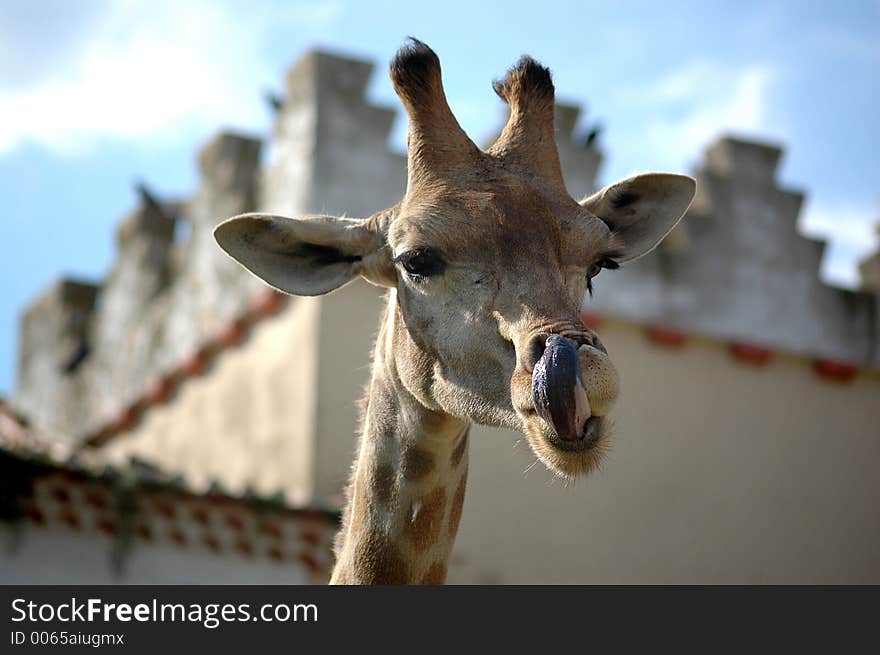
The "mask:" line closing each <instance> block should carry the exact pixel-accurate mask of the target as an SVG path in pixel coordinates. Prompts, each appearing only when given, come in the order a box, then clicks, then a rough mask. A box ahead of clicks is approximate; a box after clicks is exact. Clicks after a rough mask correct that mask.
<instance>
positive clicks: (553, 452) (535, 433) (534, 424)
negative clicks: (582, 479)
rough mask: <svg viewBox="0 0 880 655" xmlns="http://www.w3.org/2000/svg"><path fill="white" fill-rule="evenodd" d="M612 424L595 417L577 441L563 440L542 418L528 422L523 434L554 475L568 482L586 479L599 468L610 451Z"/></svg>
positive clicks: (531, 418) (533, 450)
mask: <svg viewBox="0 0 880 655" xmlns="http://www.w3.org/2000/svg"><path fill="white" fill-rule="evenodd" d="M610 426H611V424H610V420H609V419H608V417H607V416H591V417H589V418H588V419H587V420H586V422H585V423H584V429H583V433H582V434H581V436H580V438H578V439H576V440H569V439H562V438H560V437H559V436H558V435H557V434H556V433H555V432H554V431H553V429H552V428H551V427H550V425H549V424H548V423H547V422H546V421H544V420H543V419H541V418H540V417H538V416H537V415H533V416H531V417H530V418H529V419H527V420H526V424H525V430H523V432H524V434H525V436H526V439H527V440H528V442H529V445H530V446H531V448H532V452H534V453H535V455H536V456H537V457H538V459H539V460H541V462H542V463H543V464H544V465H545V466H546V467H547V468H548V469H550V470H551V471H553V472H554V473H556V474H557V475H560V476H562V477H565V478H576V477H579V476H582V475H586V474H588V473H590V472H591V471H593V470H594V469H596V468H598V467H599V465H600V464H601V462H602V459H603V457H604V456H605V454H606V452H607V451H608V441H609V434H610Z"/></svg>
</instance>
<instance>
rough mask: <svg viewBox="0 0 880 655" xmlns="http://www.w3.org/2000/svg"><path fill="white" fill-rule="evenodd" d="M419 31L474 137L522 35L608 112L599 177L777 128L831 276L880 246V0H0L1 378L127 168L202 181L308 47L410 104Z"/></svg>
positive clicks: (116, 195) (265, 122)
mask: <svg viewBox="0 0 880 655" xmlns="http://www.w3.org/2000/svg"><path fill="white" fill-rule="evenodd" d="M409 34H412V35H414V36H417V37H419V38H420V39H422V40H424V41H426V42H427V43H429V44H430V45H431V46H432V47H433V48H434V49H435V50H436V51H437V52H438V53H439V54H440V57H441V59H442V61H443V68H444V78H445V81H446V88H447V94H448V96H449V100H450V104H451V105H452V108H453V110H454V111H455V113H456V114H457V116H458V117H459V120H460V122H461V123H462V125H463V126H464V127H465V129H466V130H467V131H468V132H469V133H470V134H471V136H472V137H474V139H475V140H479V139H482V138H483V137H485V136H486V135H488V134H490V133H491V132H492V131H493V130H494V129H495V128H496V127H497V126H498V124H499V121H500V120H501V117H502V113H503V112H502V108H501V105H500V103H499V101H498V100H497V99H496V98H495V96H494V94H493V93H492V91H491V88H490V81H491V80H492V79H493V78H495V77H497V76H498V75H499V74H501V73H502V72H503V71H504V70H505V69H506V68H507V67H508V66H509V65H510V64H511V63H512V62H513V61H514V60H515V59H516V58H517V57H518V56H519V55H520V54H522V53H524V52H528V53H529V54H532V55H533V56H535V57H536V58H538V59H539V60H541V61H543V62H544V63H546V64H547V65H549V66H550V67H551V69H552V70H553V73H554V78H555V81H556V86H557V93H558V96H559V97H560V99H563V100H567V101H576V102H578V103H582V104H583V105H585V107H586V115H585V118H584V119H583V120H585V121H586V122H591V121H600V122H601V123H602V124H603V125H604V131H603V134H602V138H601V145H602V148H603V150H604V151H605V153H606V158H605V161H604V164H603V167H602V169H601V171H600V182H602V183H605V182H610V181H612V180H613V179H615V178H618V177H622V176H624V175H626V174H629V173H631V172H634V171H637V170H648V169H668V170H673V171H688V170H691V169H692V168H693V166H694V164H695V163H697V162H699V160H700V156H701V153H702V150H703V148H704V146H705V145H706V144H707V143H708V142H709V141H710V140H712V139H713V138H714V137H715V136H717V135H718V134H719V133H721V132H733V133H737V134H740V135H744V136H749V137H754V138H760V139H765V140H770V141H773V142H777V143H781V144H785V146H786V154H785V157H784V160H783V163H782V167H781V171H780V178H781V182H782V183H783V184H784V185H787V186H790V187H794V188H797V189H801V190H804V191H806V192H807V194H808V201H807V205H806V208H805V211H804V213H803V215H802V217H801V229H802V230H803V231H804V232H805V233H808V234H813V235H819V236H823V237H825V238H828V239H830V240H831V245H830V247H829V249H828V251H827V252H828V256H827V259H826V261H825V263H824V269H823V275H824V276H825V277H826V279H829V280H832V281H835V282H837V283H840V284H852V283H853V282H854V280H855V274H854V271H855V268H854V265H855V262H856V261H857V260H858V259H859V258H860V257H863V256H864V255H865V254H866V253H867V252H869V251H870V250H871V249H872V248H873V247H875V246H876V236H875V233H874V229H873V227H872V225H873V223H874V222H875V221H877V220H878V219H880V184H878V180H880V136H878V135H880V131H878V128H877V116H878V108H880V75H878V70H880V2H876V1H875V2H845V3H844V2H840V3H829V2H808V1H805V0H804V1H801V2H773V3H766V2H729V3H723V2H722V3H716V2H706V1H702V2H674V1H667V2H663V3H658V2H607V1H606V2H585V1H581V2H562V1H558V2H557V1H553V0H544V1H542V2H527V3H526V2H523V3H517V2H512V1H508V2H473V1H471V2H456V1H451V0H447V1H446V2H442V3H436V4H431V3H426V2H405V3H393V2H367V1H360V2H358V1H355V0H324V1H320V2H299V3H296V2H258V1H256V0H250V1H241V2H231V1H230V2H209V1H208V0H190V1H187V2H167V1H165V0H151V1H149V2H136V1H125V0H115V1H111V0H79V1H78V2H67V1H64V0H60V1H53V2H50V1H46V0H19V1H16V0H0V117H2V120H0V206H2V207H3V208H4V212H3V214H2V216H0V238H2V242H3V244H4V247H5V252H4V256H3V257H2V259H0V273H2V275H0V395H2V394H9V393H11V392H12V390H13V387H14V370H15V353H16V345H15V342H16V339H17V322H18V313H19V311H20V309H21V307H22V306H23V305H24V304H25V303H26V302H27V301H29V300H30V299H31V298H33V297H34V295H35V294H37V293H38V292H39V291H40V290H41V289H43V288H44V287H45V286H46V285H48V284H49V283H50V282H51V281H52V280H53V279H55V278H56V277H58V276H60V275H74V276H79V277H85V278H98V277H100V276H102V275H104V273H105V272H106V271H107V269H108V268H109V266H110V265H111V263H112V260H113V257H114V245H113V239H114V228H115V225H116V224H117V222H118V221H119V220H120V218H121V217H122V216H123V214H124V213H125V212H126V211H128V210H129V209H131V208H132V207H133V205H134V203H135V196H134V192H133V190H132V187H133V183H134V181H136V180H138V179H144V180H146V181H147V182H148V183H149V184H150V185H151V186H152V187H154V188H155V189H157V190H158V191H159V192H161V193H163V194H168V195H185V194H189V193H191V192H192V191H193V189H194V186H195V180H196V175H195V172H196V171H195V152H196V150H197V148H198V147H199V146H200V145H201V144H202V143H203V142H204V141H205V140H206V139H208V138H209V137H210V136H211V135H212V134H213V133H214V132H216V131H217V130H218V129H220V128H223V127H233V128H238V129H242V130H245V131H248V132H251V133H255V134H258V135H267V134H268V132H269V130H270V126H271V123H270V121H271V116H270V114H269V112H268V110H267V109H266V107H265V103H264V101H263V100H262V95H263V92H264V91H265V90H267V89H274V90H278V91H280V90H282V88H283V86H282V80H283V73H284V71H285V70H286V69H287V67H288V66H289V65H290V64H291V63H292V62H293V61H294V60H296V58H297V57H299V56H300V55H301V54H302V53H303V52H304V51H305V50H306V49H307V48H310V47H315V46H321V47H326V48H331V49H333V50H337V51H341V52H344V53H348V54H353V55H358V56H363V57H367V58H370V59H373V60H375V61H376V62H377V63H378V67H377V68H378V70H377V73H376V75H375V76H374V78H373V81H372V84H371V87H370V91H369V93H370V96H371V98H372V100H373V101H375V102H378V103H382V104H388V105H393V106H398V105H397V101H396V98H395V96H394V93H393V91H392V89H391V85H390V82H389V81H388V79H387V75H386V74H385V72H384V71H385V65H386V63H387V61H388V60H389V58H390V57H391V56H392V54H393V53H394V51H395V50H396V48H397V47H398V46H399V45H400V44H401V43H402V41H403V39H404V37H405V36H406V35H409ZM404 131H405V125H404V122H403V120H402V119H399V120H398V124H397V126H396V128H395V131H394V134H393V136H392V143H391V146H392V147H395V148H397V149H399V150H401V151H402V150H403V143H404V137H403V135H404ZM377 209H378V208H377Z"/></svg>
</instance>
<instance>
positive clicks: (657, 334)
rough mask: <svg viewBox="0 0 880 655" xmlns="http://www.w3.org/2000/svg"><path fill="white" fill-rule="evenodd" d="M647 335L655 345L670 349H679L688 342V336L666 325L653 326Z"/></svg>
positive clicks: (649, 328) (648, 329) (647, 331)
mask: <svg viewBox="0 0 880 655" xmlns="http://www.w3.org/2000/svg"><path fill="white" fill-rule="evenodd" d="M645 333H646V334H647V335H648V339H650V340H651V341H652V342H653V343H656V344H658V345H661V346H668V347H670V348H679V347H681V346H683V345H684V343H685V341H687V334H686V333H684V332H682V331H681V330H678V329H676V328H673V327H668V326H665V325H651V326H649V327H648V328H647V329H646V331H645Z"/></svg>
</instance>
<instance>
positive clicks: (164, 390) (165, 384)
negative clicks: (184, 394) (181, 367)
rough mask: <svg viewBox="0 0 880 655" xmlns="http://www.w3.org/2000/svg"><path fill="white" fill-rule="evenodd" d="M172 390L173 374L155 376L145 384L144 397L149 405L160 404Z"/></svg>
mask: <svg viewBox="0 0 880 655" xmlns="http://www.w3.org/2000/svg"><path fill="white" fill-rule="evenodd" d="M173 391H174V376H172V375H165V376H162V377H160V378H156V379H155V380H153V381H152V382H150V383H149V384H148V385H147V391H146V393H145V394H144V398H145V399H146V400H147V402H149V404H151V405H161V404H163V403H165V402H167V401H168V399H169V398H171V394H172V392H173Z"/></svg>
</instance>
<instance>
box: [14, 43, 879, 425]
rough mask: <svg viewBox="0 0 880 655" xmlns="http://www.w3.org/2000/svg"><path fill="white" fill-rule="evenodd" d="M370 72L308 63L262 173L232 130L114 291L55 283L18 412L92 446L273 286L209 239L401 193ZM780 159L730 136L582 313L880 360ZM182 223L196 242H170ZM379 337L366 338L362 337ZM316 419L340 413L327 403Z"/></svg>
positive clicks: (34, 323) (151, 223)
mask: <svg viewBox="0 0 880 655" xmlns="http://www.w3.org/2000/svg"><path fill="white" fill-rule="evenodd" d="M372 71H373V66H372V64H371V63H369V62H365V61H360V60H353V59H347V58H343V57H339V56H336V55H331V54H327V53H323V52H311V53H308V54H306V55H305V56H304V57H303V58H302V59H300V60H299V61H298V63H297V64H296V65H295V66H294V67H293V68H292V69H291V71H290V73H289V74H288V76H287V90H286V93H285V98H284V101H283V102H282V105H281V107H280V108H279V111H278V113H277V116H276V121H275V127H274V133H273V136H272V139H271V141H270V142H269V143H268V147H267V148H266V150H267V152H266V156H265V160H266V161H265V164H264V165H261V161H260V160H261V148H262V144H261V143H260V141H258V140H256V139H253V138H249V137H246V136H242V135H236V134H231V133H223V134H220V135H218V136H217V137H215V138H214V139H212V140H211V141H210V142H209V143H208V144H207V145H206V146H205V147H204V148H203V150H202V152H201V153H200V155H199V165H200V180H199V186H198V188H197V189H196V191H195V193H194V195H193V196H192V198H191V199H189V201H188V202H186V203H184V204H182V205H175V207H178V208H179V211H175V212H169V211H167V210H166V209H165V208H166V207H167V206H166V205H164V204H162V203H158V204H157V203H150V202H146V201H145V202H144V204H143V206H141V207H138V208H136V209H135V210H134V211H133V212H132V213H131V214H130V215H129V216H128V217H127V218H126V219H125V221H124V222H123V224H122V226H121V228H120V230H119V239H118V255H117V260H116V262H115V263H114V264H113V266H112V267H111V272H110V274H109V275H108V277H107V279H106V280H104V281H103V282H102V283H101V284H100V285H95V286H88V285H83V284H82V283H74V282H73V281H62V282H61V283H58V284H56V285H55V286H53V287H52V288H51V289H50V290H49V291H47V292H46V293H45V294H43V295H42V296H41V297H40V298H38V299H37V300H35V301H34V303H33V304H32V305H31V306H30V307H28V308H27V309H26V310H25V312H24V314H23V318H22V338H21V355H20V366H19V373H18V385H17V391H16V397H15V401H16V404H17V405H18V407H19V408H20V409H21V410H22V411H23V412H24V413H25V414H27V415H29V416H30V417H31V419H32V420H33V421H34V422H35V423H36V424H37V425H38V426H39V427H40V428H41V429H43V430H45V431H48V432H52V433H54V434H56V435H57V438H59V439H68V440H71V441H77V440H81V439H83V438H85V437H88V436H89V435H94V434H99V433H100V432H101V431H102V430H104V429H105V427H106V426H107V425H108V423H111V422H113V421H121V422H122V423H123V424H126V423H127V419H126V417H127V414H126V412H127V411H128V409H129V408H131V407H133V406H136V405H137V403H138V402H140V401H139V398H141V397H142V396H143V394H144V390H145V389H146V388H148V387H149V386H150V385H151V384H154V383H155V382H156V380H161V379H162V378H163V376H168V375H169V372H173V371H176V370H179V369H181V367H184V368H185V367H186V366H187V362H190V363H192V361H193V358H198V356H199V353H200V349H201V348H203V347H204V344H205V343H206V342H208V341H210V340H211V339H213V338H215V337H216V335H217V334H218V332H220V331H222V330H224V329H225V327H227V326H228V325H229V324H230V322H234V321H235V320H236V319H237V318H238V317H240V316H241V315H242V313H243V312H245V311H246V310H247V308H248V306H249V303H251V302H252V301H253V298H254V297H255V295H257V294H259V293H260V292H261V291H262V289H263V288H264V287H263V285H262V284H261V283H260V282H259V281H258V280H256V279H255V278H253V277H252V276H250V275H249V274H247V273H246V272H244V271H243V270H242V269H241V268H240V267H239V266H238V265H237V264H235V263H234V262H233V261H231V260H230V259H228V258H227V257H226V256H225V255H224V254H223V253H222V252H221V251H220V250H219V248H217V247H216V245H215V243H214V241H213V238H212V235H211V231H212V229H213V227H214V226H215V225H216V224H217V223H218V222H219V221H221V220H223V219H224V218H226V217H228V216H231V215H234V214H236V213H240V212H243V211H249V210H257V209H260V210H266V211H273V212H278V213H283V214H292V215H296V214H304V213H335V214H342V213H344V214H346V215H349V216H359V217H364V216H368V215H370V214H372V213H373V212H375V211H377V210H380V209H383V208H385V207H388V206H390V205H392V204H393V203H395V202H396V201H397V200H398V199H399V197H400V196H401V194H402V193H403V192H404V190H405V184H406V161H405V157H404V156H403V155H401V154H398V153H395V152H392V151H391V150H390V149H389V147H388V143H387V141H388V134H389V131H390V129H391V126H392V123H393V121H394V120H395V117H396V116H397V112H395V111H394V110H393V109H390V108H385V107H376V106H373V105H371V104H369V103H368V102H367V101H366V99H365V95H364V94H365V89H366V86H367V83H368V81H369V78H370V75H371V74H372ZM578 114H579V109H578V108H577V107H575V106H570V105H559V106H558V107H557V140H558V144H559V150H560V158H561V160H562V164H563V167H564V174H565V179H566V183H567V185H568V187H569V190H570V192H571V193H572V195H573V196H575V197H578V198H580V197H582V196H583V195H586V194H587V193H588V192H590V191H591V190H592V189H593V188H594V185H595V177H596V173H597V169H598V166H599V163H600V161H601V155H600V153H599V152H598V150H596V149H595V148H594V147H593V146H586V145H584V143H583V139H580V138H578V137H577V136H576V135H575V134H574V128H575V125H576V123H577V120H578ZM781 155H782V151H781V149H780V148H777V147H773V146H768V145H762V144H756V143H750V142H745V141H741V140H737V139H732V138H721V139H720V140H718V141H717V142H716V143H714V144H712V145H711V146H710V147H709V148H708V150H707V152H706V157H705V163H703V164H702V165H701V166H700V168H699V169H698V170H697V171H696V173H695V174H696V176H697V178H698V180H699V185H700V186H699V188H700V191H699V195H698V198H697V201H696V203H695V205H694V208H693V209H692V210H691V212H690V213H689V215H688V217H687V218H686V219H685V222H684V223H683V225H682V227H681V228H679V229H678V230H676V232H675V233H674V235H673V237H672V238H671V239H669V240H667V242H666V243H665V244H664V245H663V246H661V248H659V249H658V250H657V251H655V252H654V253H652V254H651V255H649V256H647V257H645V258H643V259H642V260H639V261H637V262H634V263H632V264H630V265H627V266H625V267H624V268H623V269H621V270H620V271H616V272H613V273H611V272H605V273H603V274H602V275H601V276H600V277H599V278H598V279H597V281H596V285H595V286H596V295H595V298H594V299H592V300H590V301H589V302H588V305H587V307H588V310H589V311H592V312H598V313H601V314H607V315H613V316H619V317H622V318H626V319H628V320H631V321H635V322H639V323H648V324H660V325H666V326H671V327H674V328H676V329H680V330H684V331H688V332H699V333H703V334H706V335H709V336H714V337H717V338H720V339H724V340H735V341H741V342H744V343H749V344H757V345H762V346H767V347H771V348H778V349H784V350H788V351H791V352H795V353H800V354H803V355H806V356H810V357H820V358H828V359H834V360H841V361H844V362H848V363H853V364H856V365H858V366H877V365H880V354H878V350H880V349H878V347H877V346H878V341H880V337H878V325H877V323H878V322H877V318H876V317H877V315H878V312H877V301H876V294H873V293H867V292H850V291H843V290H840V289H834V288H831V287H828V286H826V285H825V284H823V283H822V281H821V280H820V279H819V265H820V261H821V257H822V250H823V244H822V243H820V242H817V241H814V240H810V239H807V238H805V237H803V236H801V235H800V234H799V233H798V232H797V221H798V216H799V212H800V208H801V204H802V200H803V195H802V194H801V193H800V192H798V191H794V190H790V189H784V188H780V187H779V185H778V184H777V183H776V180H775V173H776V168H777V165H778V162H779V159H780V157H781ZM184 221H185V222H188V225H189V230H188V232H189V236H188V238H187V239H186V240H185V241H183V242H181V241H180V240H175V238H174V235H175V234H180V233H181V232H182V231H181V230H177V229H175V226H176V225H177V224H180V223H181V222H184ZM363 329H365V330H371V329H372V326H364V328H363ZM317 403H318V409H317V410H316V411H317V415H318V416H325V415H332V405H329V406H328V409H326V410H325V409H324V408H323V404H324V403H332V400H331V399H330V398H329V397H328V394H319V395H318V399H317Z"/></svg>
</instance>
